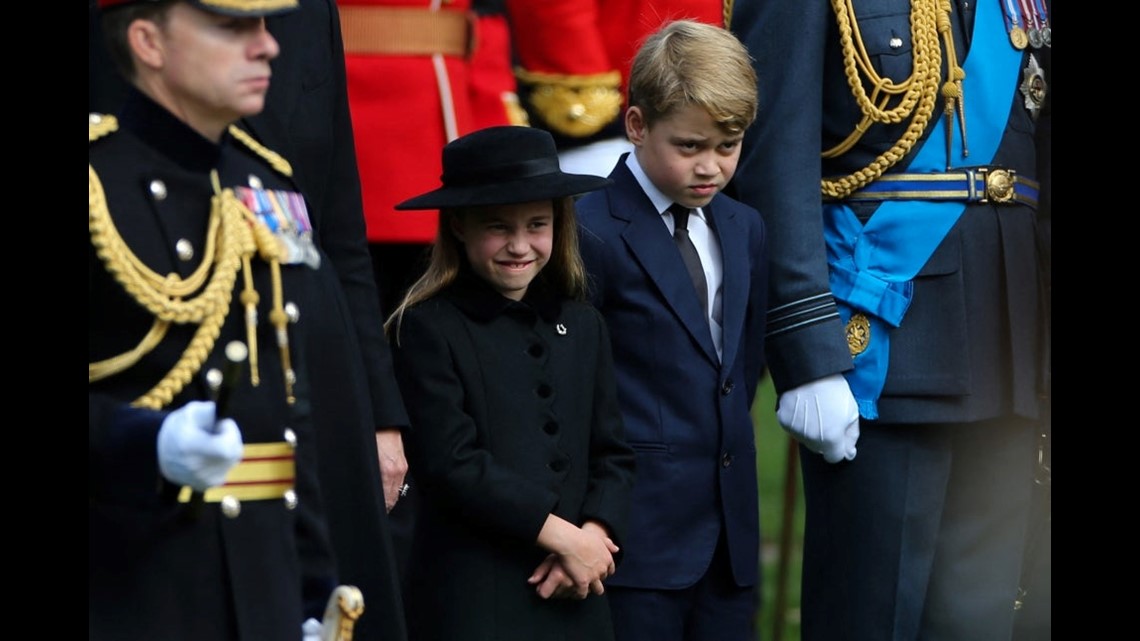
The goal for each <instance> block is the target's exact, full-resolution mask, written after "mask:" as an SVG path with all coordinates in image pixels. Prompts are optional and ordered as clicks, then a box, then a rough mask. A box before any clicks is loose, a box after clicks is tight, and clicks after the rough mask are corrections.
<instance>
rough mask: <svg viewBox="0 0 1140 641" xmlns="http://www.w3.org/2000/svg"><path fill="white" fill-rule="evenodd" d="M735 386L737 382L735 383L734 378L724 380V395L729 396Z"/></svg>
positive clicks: (722, 387)
mask: <svg viewBox="0 0 1140 641" xmlns="http://www.w3.org/2000/svg"><path fill="white" fill-rule="evenodd" d="M734 387H736V384H735V383H733V382H732V379H731V378H730V379H728V380H727V381H725V382H724V385H722V386H721V388H720V393H721V394H723V395H724V396H728V395H729V394H731V393H732V388H734Z"/></svg>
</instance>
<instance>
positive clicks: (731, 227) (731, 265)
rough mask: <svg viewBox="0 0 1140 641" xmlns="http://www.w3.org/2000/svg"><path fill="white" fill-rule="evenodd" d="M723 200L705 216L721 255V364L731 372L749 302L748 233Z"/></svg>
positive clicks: (716, 203)
mask: <svg viewBox="0 0 1140 641" xmlns="http://www.w3.org/2000/svg"><path fill="white" fill-rule="evenodd" d="M727 205H728V200H727V198H726V197H724V196H721V195H719V194H718V195H717V196H716V197H715V198H713V200H712V202H711V203H709V206H708V207H706V208H705V214H706V215H708V216H709V218H710V219H711V220H712V221H713V227H714V229H715V230H716V237H717V239H718V240H719V241H720V255H721V262H722V263H723V265H722V269H721V274H722V275H723V279H724V280H723V282H722V283H721V288H722V291H721V298H720V300H721V323H722V326H721V329H722V330H723V333H722V334H721V362H722V363H724V365H725V367H728V368H731V367H732V363H733V360H734V359H735V358H736V353H737V350H739V349H740V340H741V337H742V332H743V331H744V310H745V306H746V302H747V301H748V279H749V278H750V277H751V272H750V270H749V269H748V262H749V260H748V255H747V252H748V245H747V243H746V239H747V234H748V230H746V229H745V228H744V227H743V226H742V225H741V224H740V221H738V220H737V219H736V212H735V210H733V209H732V208H731V207H729V206H727Z"/></svg>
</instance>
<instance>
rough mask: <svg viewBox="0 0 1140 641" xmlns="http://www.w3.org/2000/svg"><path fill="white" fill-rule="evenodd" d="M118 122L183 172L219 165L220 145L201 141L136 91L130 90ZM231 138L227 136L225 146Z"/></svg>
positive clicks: (132, 88) (196, 134) (178, 121)
mask: <svg viewBox="0 0 1140 641" xmlns="http://www.w3.org/2000/svg"><path fill="white" fill-rule="evenodd" d="M118 119H119V124H120V126H121V127H123V128H124V129H127V130H130V131H131V132H132V133H134V134H135V135H136V136H138V137H139V139H141V140H142V141H143V142H144V143H146V144H147V145H148V146H150V147H153V148H154V149H155V150H157V151H159V152H160V153H161V154H162V155H164V156H166V157H167V158H170V159H171V160H173V161H174V162H175V163H177V164H178V165H180V166H182V167H183V168H184V169H187V170H189V171H200V172H205V171H209V170H210V169H213V168H214V167H216V166H217V164H218V159H219V158H220V156H221V150H222V148H221V146H220V145H216V144H214V143H213V142H211V141H210V140H208V139H206V138H204V137H202V134H199V133H198V132H196V131H194V130H193V129H191V128H190V127H189V126H188V125H187V124H186V123H184V122H182V121H181V120H179V119H178V118H176V117H174V114H172V113H170V112H169V111H167V110H166V108H164V107H162V106H161V105H159V104H158V103H156V102H154V101H153V100H151V99H150V98H149V97H147V96H146V95H145V94H143V93H142V92H140V91H139V90H138V89H135V88H134V87H131V88H130V89H129V90H128V92H127V97H126V100H125V101H124V103H123V107H122V109H121V110H120V111H119V116H118ZM228 137H229V134H228V133H227V134H225V137H223V139H222V140H223V143H224V142H225V139H226V138H228Z"/></svg>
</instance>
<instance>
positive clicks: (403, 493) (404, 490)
mask: <svg viewBox="0 0 1140 641" xmlns="http://www.w3.org/2000/svg"><path fill="white" fill-rule="evenodd" d="M410 487H411V486H410V485H408V484H407V483H404V484H403V485H401V486H400V496H407V495H408V489H409V488H410Z"/></svg>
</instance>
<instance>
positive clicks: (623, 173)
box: [610, 163, 719, 364]
mask: <svg viewBox="0 0 1140 641" xmlns="http://www.w3.org/2000/svg"><path fill="white" fill-rule="evenodd" d="M610 178H611V179H613V180H614V183H615V185H616V187H617V188H616V189H614V190H613V191H612V192H611V193H612V198H613V206H612V207H611V209H610V211H611V212H612V214H613V216H614V217H615V218H618V219H621V220H624V221H626V223H627V225H626V227H625V229H624V230H623V231H622V239H623V240H624V241H625V243H626V246H628V247H629V250H630V252H631V253H632V254H633V256H634V258H636V259H637V262H638V263H639V264H640V265H641V268H642V269H643V270H644V271H645V274H646V276H648V277H649V280H650V281H651V282H652V283H653V284H654V285H655V286H656V287H657V289H658V290H659V291H660V292H661V295H662V297H663V298H664V299H665V302H666V303H667V305H668V306H669V308H670V309H671V310H672V312H673V313H674V314H675V315H676V316H677V318H678V319H680V321H681V323H682V324H683V325H684V326H685V329H686V330H688V332H689V334H690V335H691V336H692V337H693V340H695V341H696V342H697V344H698V345H700V346H701V349H702V350H703V351H704V352H705V356H706V357H708V358H709V360H711V361H712V362H713V363H718V364H719V362H718V359H717V356H716V347H715V346H714V345H713V342H712V334H711V333H710V332H709V325H708V322H707V321H706V320H705V315H704V312H703V311H702V310H701V304H700V301H698V300H697V293H696V291H694V290H693V284H692V282H691V281H690V280H689V275H688V272H687V271H686V270H685V264H684V262H683V261H682V260H681V254H680V252H679V251H677V246H676V245H675V244H674V243H673V238H672V237H671V236H669V230H668V229H667V228H666V227H665V225H664V224H662V222H661V215H660V214H659V213H657V212H656V211H655V210H654V208H653V205H652V203H650V202H649V197H648V196H646V195H645V192H643V191H642V189H641V186H640V185H638V184H637V180H636V179H635V178H634V177H633V174H632V173H631V172H630V171H629V168H628V167H626V166H625V163H619V165H618V167H617V168H616V169H615V170H614V172H613V173H611V174H610Z"/></svg>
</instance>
